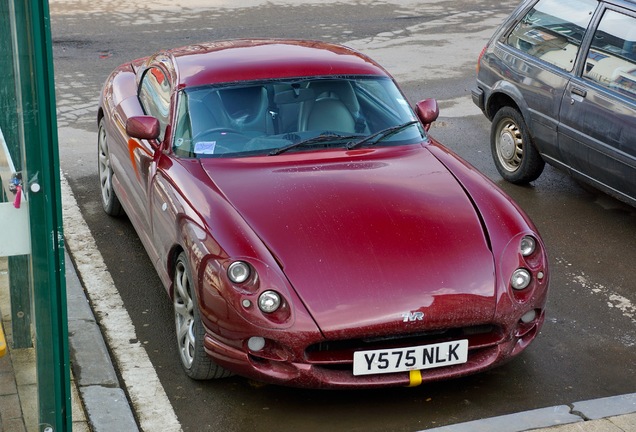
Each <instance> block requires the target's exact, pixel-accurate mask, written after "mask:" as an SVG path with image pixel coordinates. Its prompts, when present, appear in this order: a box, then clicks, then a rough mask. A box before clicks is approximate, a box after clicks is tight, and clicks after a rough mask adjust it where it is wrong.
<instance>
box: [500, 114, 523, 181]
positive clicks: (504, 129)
mask: <svg viewBox="0 0 636 432" xmlns="http://www.w3.org/2000/svg"><path fill="white" fill-rule="evenodd" d="M496 146H497V157H498V159H499V162H500V164H501V166H502V167H503V168H504V169H505V170H506V171H509V172H514V171H516V170H517V169H519V166H520V165H521V160H522V158H523V137H522V135H521V131H520V130H519V127H518V126H517V124H516V123H515V122H514V121H512V120H510V119H505V120H502V121H501V123H500V127H499V133H498V134H497V142H496Z"/></svg>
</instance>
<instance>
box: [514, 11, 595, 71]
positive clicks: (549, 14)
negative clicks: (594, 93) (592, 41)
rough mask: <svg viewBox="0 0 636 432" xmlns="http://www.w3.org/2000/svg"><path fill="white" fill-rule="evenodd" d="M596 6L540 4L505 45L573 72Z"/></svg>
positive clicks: (523, 20) (515, 30)
mask: <svg viewBox="0 0 636 432" xmlns="http://www.w3.org/2000/svg"><path fill="white" fill-rule="evenodd" d="M597 5H598V1H597V0H540V1H539V2H538V3H537V4H535V5H534V7H533V8H532V9H530V11H528V13H527V14H526V16H525V17H524V18H523V19H522V20H521V21H520V22H519V23H518V24H517V26H516V27H515V28H514V29H513V30H512V32H511V33H510V34H509V35H508V37H507V38H506V40H505V43H506V44H508V45H510V46H512V47H514V48H517V49H519V50H521V51H523V52H526V53H528V54H529V55H531V56H533V57H536V58H538V59H541V60H543V61H546V62H548V63H550V64H553V65H555V66H556V67H558V68H561V69H563V70H566V71H568V72H570V71H572V69H573V68H574V61H575V60H576V56H577V54H578V52H579V47H580V46H581V41H582V40H583V36H584V35H585V30H586V29H587V26H588V24H589V23H590V20H591V19H592V14H593V13H594V10H595V9H596V6H597Z"/></svg>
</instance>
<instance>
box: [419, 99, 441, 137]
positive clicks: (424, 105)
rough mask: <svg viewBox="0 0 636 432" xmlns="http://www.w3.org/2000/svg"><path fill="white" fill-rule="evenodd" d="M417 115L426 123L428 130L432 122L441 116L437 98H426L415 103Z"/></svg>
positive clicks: (425, 126)
mask: <svg viewBox="0 0 636 432" xmlns="http://www.w3.org/2000/svg"><path fill="white" fill-rule="evenodd" d="M415 108H416V113H417V117H418V118H419V119H420V121H421V122H422V124H423V125H424V129H426V130H427V131H428V130H429V129H430V128H431V124H432V123H433V122H434V121H435V120H437V117H439V106H438V105H437V101H436V100H435V99H425V100H423V101H420V102H418V103H417V104H416V105H415Z"/></svg>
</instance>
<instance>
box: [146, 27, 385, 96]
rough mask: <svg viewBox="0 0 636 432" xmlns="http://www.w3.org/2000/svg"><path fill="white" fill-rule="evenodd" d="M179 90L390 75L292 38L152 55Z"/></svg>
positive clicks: (358, 57)
mask: <svg viewBox="0 0 636 432" xmlns="http://www.w3.org/2000/svg"><path fill="white" fill-rule="evenodd" d="M151 60H152V61H158V62H160V63H162V64H163V65H164V67H167V68H168V69H171V70H170V73H171V74H173V79H174V80H175V81H176V84H177V86H179V87H181V88H183V87H193V86H201V85H206V84H218V83H228V82H236V81H252V80H260V79H276V78H292V77H307V76H342V75H376V76H387V77H388V76H389V74H388V72H387V71H386V70H385V69H384V68H382V67H381V66H380V65H378V64H377V63H375V62H374V61H373V60H371V59H370V58H368V57H366V56H364V55H363V54H361V53H359V52H357V51H355V50H353V49H351V48H347V47H344V46H341V45H336V44H331V43H326V42H318V41H308V40H288V39H237V40H229V41H218V42H209V43H202V44H196V45H189V46H185V47H181V48H175V49H171V50H167V51H164V52H163V53H159V54H158V55H156V56H154V57H153V58H152V59H151Z"/></svg>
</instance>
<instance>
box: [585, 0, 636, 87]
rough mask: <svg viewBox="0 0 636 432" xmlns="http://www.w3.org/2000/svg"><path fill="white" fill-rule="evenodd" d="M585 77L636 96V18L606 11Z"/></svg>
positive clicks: (595, 34) (591, 48)
mask: <svg viewBox="0 0 636 432" xmlns="http://www.w3.org/2000/svg"><path fill="white" fill-rule="evenodd" d="M583 77H584V78H587V79H589V80H592V81H594V82H596V83H598V84H601V85H602V86H605V87H607V88H610V89H612V90H614V91H617V92H619V93H621V94H623V95H626V96H629V97H631V98H633V99H636V18H633V17H630V16H627V15H623V14H621V13H618V12H616V11H612V10H607V11H605V13H604V14H603V18H602V19H601V22H600V24H599V26H598V29H597V30H596V32H595V33H594V39H593V41H592V46H591V47H590V51H589V52H588V54H587V60H586V62H585V69H584V70H583Z"/></svg>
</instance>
